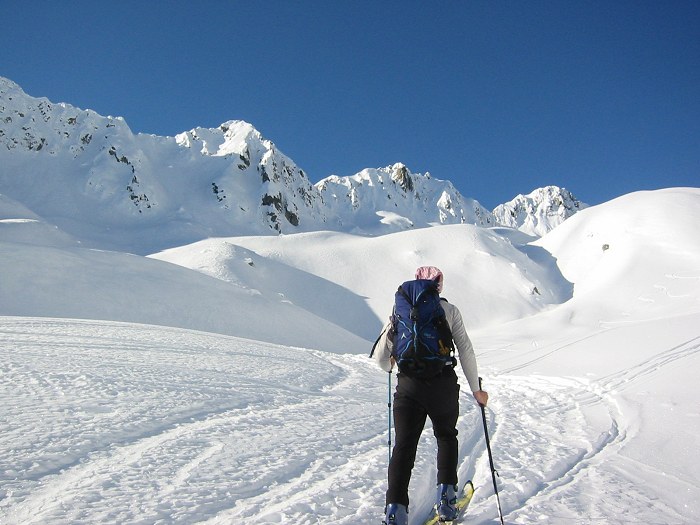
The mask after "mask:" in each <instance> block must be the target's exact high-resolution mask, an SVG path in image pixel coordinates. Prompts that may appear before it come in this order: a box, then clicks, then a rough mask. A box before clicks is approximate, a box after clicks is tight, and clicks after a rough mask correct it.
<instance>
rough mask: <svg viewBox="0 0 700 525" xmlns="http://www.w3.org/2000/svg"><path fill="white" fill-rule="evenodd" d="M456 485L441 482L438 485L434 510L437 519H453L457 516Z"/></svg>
mask: <svg viewBox="0 0 700 525" xmlns="http://www.w3.org/2000/svg"><path fill="white" fill-rule="evenodd" d="M456 505H457V486H456V485H449V484H447V483H443V484H441V485H438V488H437V497H436V503H435V512H436V514H437V516H438V520H439V521H453V520H454V519H456V518H457V506H456Z"/></svg>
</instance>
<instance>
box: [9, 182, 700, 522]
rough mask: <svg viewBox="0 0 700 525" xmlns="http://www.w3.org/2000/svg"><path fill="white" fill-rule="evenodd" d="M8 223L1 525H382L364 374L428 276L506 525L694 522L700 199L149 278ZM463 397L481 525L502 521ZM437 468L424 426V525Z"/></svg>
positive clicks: (677, 197)
mask: <svg viewBox="0 0 700 525" xmlns="http://www.w3.org/2000/svg"><path fill="white" fill-rule="evenodd" d="M669 210H672V212H669ZM0 212H1V213H0V254H1V255H2V256H1V257H0V315H2V316H3V317H0V356H1V359H0V422H1V427H0V428H2V432H0V523H2V524H3V525H5V524H32V523H33V524H68V523H71V524H72V523H86V524H87V523H91V524H92V523H103V524H107V523H110V524H111V523H132V524H136V523H139V524H155V523H159V524H160V523H162V524H165V523H177V524H190V523H209V524H219V523H220V524H238V523H240V524H249V523H255V524H261V523H266V524H272V523H284V524H327V523H335V524H348V525H350V524H378V523H379V522H380V521H381V519H382V511H383V505H384V490H385V489H386V466H387V456H388V447H387V439H388V435H387V434H388V424H387V410H388V409H387V396H388V379H389V376H388V374H386V373H384V372H381V371H380V370H379V369H377V368H376V367H375V366H374V365H373V363H372V361H370V360H369V359H368V358H367V353H368V351H369V348H370V346H371V343H372V340H373V338H374V336H375V335H376V332H377V330H378V328H379V326H380V325H381V323H382V321H383V320H384V319H385V318H386V316H387V315H388V313H389V310H390V307H391V294H392V293H393V291H394V289H395V287H396V286H397V285H398V284H399V283H400V282H402V281H403V280H406V279H409V278H411V276H412V272H413V270H414V269H415V267H416V266H418V265H420V264H436V265H438V266H440V267H441V268H442V269H443V270H444V271H445V275H446V280H445V293H444V295H445V296H446V297H447V298H448V299H450V301H451V302H453V303H455V304H456V305H457V306H458V307H459V308H460V309H461V310H462V312H463V314H464V317H465V320H466V324H467V326H468V328H469V331H470V333H471V335H472V339H473V342H474V345H475V348H476V351H477V359H478V362H479V365H480V375H481V376H482V377H484V381H485V385H484V386H485V388H486V389H487V390H488V391H489V392H490V394H491V402H490V404H489V407H488V409H487V416H488V418H487V419H488V424H489V430H490V433H491V438H492V447H493V452H494V461H495V464H496V468H497V469H498V472H499V474H500V478H499V479H498V483H499V491H500V497H501V502H502V506H503V510H504V513H505V519H506V523H521V524H531V523H543V524H560V523H563V524H566V523H615V524H617V523H645V524H648V523H654V524H656V523H671V524H676V523H679V524H680V523H697V522H700V503H698V502H699V501H700V474H698V472H700V460H699V459H698V454H697V450H698V449H699V448H700V416H699V413H698V409H697V407H698V399H700V386H698V381H697V375H698V371H699V370H700V328H698V327H700V241H699V240H698V236H697V231H696V230H697V225H698V224H700V190H698V189H691V188H685V189H669V190H661V191H655V192H640V193H634V194H630V195H627V196H625V197H621V198H619V199H616V200H614V201H611V202H609V203H606V204H603V205H600V206H595V207H591V208H587V209H585V210H582V211H580V212H578V213H577V214H575V215H574V216H573V217H571V218H569V219H567V221H566V222H564V223H563V224H561V225H560V226H558V227H557V228H555V229H554V230H553V231H551V232H550V233H549V234H547V235H545V236H544V237H542V238H541V239H539V240H536V241H533V239H532V238H530V237H527V236H525V235H523V234H522V233H521V232H517V231H515V230H509V229H484V228H479V227H476V226H470V225H452V226H441V227H436V228H428V229H423V230H416V231H405V232H400V233H395V234H391V235H385V236H381V237H374V238H367V237H359V236H355V235H351V234H347V233H329V232H325V233H324V232H316V233H306V234H298V235H287V236H280V237H263V238H260V237H236V238H227V239H210V240H208V241H201V242H199V243H195V244H193V245H189V246H183V247H181V248H177V249H172V250H168V251H165V252H162V253H158V254H154V255H153V256H152V257H148V258H146V257H139V256H135V255H126V254H123V253H117V252H109V251H98V250H91V249H87V248H84V247H82V245H81V243H80V239H75V238H73V237H71V236H70V235H68V234H67V233H64V232H62V231H61V230H59V229H57V228H56V227H55V226H53V225H52V224H51V223H48V222H46V221H45V220H44V219H42V217H40V216H38V215H36V214H34V213H33V212H32V211H31V210H28V209H27V208H25V207H24V206H23V205H21V204H19V203H17V202H15V201H12V200H11V199H8V198H2V199H0ZM392 379H393V380H395V378H392ZM460 381H461V384H462V385H463V392H462V394H461V396H462V397H461V417H460V420H459V438H460V452H461V460H460V465H459V476H460V479H461V481H462V482H465V481H466V480H467V479H472V480H474V483H475V485H476V487H477V491H476V494H475V497H474V500H473V502H472V505H471V507H470V509H469V513H468V522H469V523H476V524H487V523H497V510H496V502H495V497H494V494H493V488H492V486H491V474H490V469H489V465H488V458H487V455H486V453H485V444H484V439H483V428H482V426H481V414H480V411H479V409H478V407H477V406H475V405H474V403H473V401H472V398H471V395H470V394H469V393H468V392H465V391H464V390H465V387H466V381H464V378H463V377H462V376H461V373H460ZM434 453H435V444H434V439H433V437H432V434H431V430H430V427H429V426H428V428H426V430H425V433H424V436H423V439H422V440H421V443H420V447H419V451H418V459H417V463H416V467H415V469H414V476H413V479H412V482H411V498H412V499H411V506H410V523H411V524H412V525H415V524H419V523H421V521H422V519H423V518H424V517H425V516H426V514H427V513H428V512H429V510H430V507H431V505H432V501H431V499H432V496H433V487H434V480H435V465H434Z"/></svg>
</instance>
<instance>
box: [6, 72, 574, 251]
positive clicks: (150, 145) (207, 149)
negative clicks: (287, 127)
mask: <svg viewBox="0 0 700 525" xmlns="http://www.w3.org/2000/svg"><path fill="white" fill-rule="evenodd" d="M0 159H2V166H3V168H2V169H1V170H0V193H2V194H5V195H7V196H8V197H10V198H12V199H14V200H16V201H17V202H20V203H21V204H23V205H24V206H26V207H28V208H29V209H31V210H32V211H33V212H35V213H37V214H38V215H40V216H42V217H44V218H45V219H46V220H47V221H48V222H50V223H52V224H56V225H57V226H59V227H60V228H61V229H62V230H64V231H66V232H67V233H70V234H71V235H74V236H75V237H77V238H79V239H81V240H83V241H84V242H85V243H87V245H91V246H94V247H98V248H112V249H117V250H124V251H133V252H135V253H142V254H143V253H152V252H155V251H159V250H162V249H166V248H169V247H173V246H178V245H184V244H187V243H190V242H194V241H197V240H200V239H203V238H207V237H217V236H219V237H221V236H231V235H266V234H273V235H275V234H288V233H300V232H307V231H319V230H331V231H347V232H353V233H358V234H365V235H381V234H385V233H391V232H396V231H401V230H405V229H410V228H416V227H428V226H433V225H440V224H460V223H468V224H475V225H478V226H484V227H491V226H498V225H506V226H509V227H516V228H520V227H522V226H523V225H522V224H521V225H517V224H516V225H513V224H512V221H511V222H509V223H505V224H503V223H501V222H499V221H500V219H499V218H498V216H497V215H495V214H494V213H492V212H490V211H488V210H487V209H485V208H484V207H483V206H481V204H479V202H478V201H476V200H475V199H471V198H467V197H464V196H463V195H462V194H461V193H460V192H459V191H458V190H457V189H456V188H455V187H454V185H453V184H452V183H451V182H449V181H443V180H439V179H435V178H433V177H432V176H431V175H430V173H425V174H419V173H412V172H411V171H410V170H409V169H408V167H406V166H405V165H403V164H401V163H395V164H393V165H391V166H387V167H384V168H367V169H365V170H362V171H361V172H359V173H357V174H355V175H352V176H342V177H341V176H337V175H331V176H329V177H326V178H324V179H322V180H320V181H319V182H317V183H315V184H314V183H312V182H311V181H310V179H309V177H308V176H307V174H306V173H305V172H304V170H303V169H301V168H300V167H299V166H298V165H297V164H296V163H295V162H294V160H292V159H290V158H289V157H288V156H286V155H285V154H284V153H283V152H281V151H280V150H279V148H277V146H276V145H275V144H274V142H272V141H270V140H268V139H266V138H265V137H264V136H263V135H262V134H261V133H260V132H259V131H258V130H257V129H256V128H255V127H254V126H253V125H251V124H249V123H247V122H244V121H241V120H229V121H226V122H224V123H223V124H221V125H220V126H219V127H217V128H201V127H198V128H194V129H192V130H189V131H185V132H182V133H179V134H177V135H176V136H174V137H162V136H157V135H150V134H142V133H137V134H134V133H133V132H132V131H131V129H130V128H129V126H128V124H127V123H126V121H125V120H124V119H123V118H121V117H112V116H107V117H104V116H101V115H99V114H97V113H96V112H94V111H92V110H89V109H87V110H83V109H80V108H77V107H75V106H72V105H70V104H67V103H52V102H51V101H49V100H48V99H46V98H36V97H32V96H30V95H27V94H26V93H25V92H24V91H23V90H22V88H21V87H20V86H19V85H18V84H16V83H15V82H13V81H11V80H9V79H5V78H3V77H0ZM550 188H552V192H554V193H556V192H557V191H558V188H556V187H550ZM563 191H566V190H562V192H563ZM568 195H570V194H569V193H568V192H566V194H565V196H568ZM571 199H573V196H571ZM559 200H560V201H562V202H564V201H567V202H568V200H570V199H568V197H567V198H566V199H559ZM574 200H575V199H574ZM576 202H577V201H576ZM550 205H551V203H550ZM567 210H568V208H567ZM552 217H554V219H556V221H559V222H560V221H561V217H562V215H561V214H559V215H557V214H554V215H552ZM564 218H565V217H564ZM547 220H548V216H546V215H544V216H541V217H538V220H537V224H538V225H539V226H540V229H538V230H537V232H544V231H548V229H551V228H553V227H554V226H555V225H556V224H558V223H559V222H556V224H554V223H552V224H549V223H548V222H547ZM526 222H527V221H523V224H526ZM527 233H531V231H530V230H528V231H527ZM540 234H541V233H540Z"/></svg>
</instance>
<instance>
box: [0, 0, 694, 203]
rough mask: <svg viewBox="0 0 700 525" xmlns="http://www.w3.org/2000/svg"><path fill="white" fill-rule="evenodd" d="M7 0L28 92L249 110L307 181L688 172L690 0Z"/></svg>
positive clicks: (682, 180)
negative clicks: (371, 175) (385, 175)
mask: <svg viewBox="0 0 700 525" xmlns="http://www.w3.org/2000/svg"><path fill="white" fill-rule="evenodd" d="M0 7H1V8H2V13H3V14H2V31H0V49H1V50H2V51H1V53H0V75H2V76H5V77H7V78H10V79H11V80H14V81H15V82H17V83H18V84H20V86H22V88H23V89H24V90H25V91H26V92H27V93H28V94H30V95H32V96H37V97H47V98H48V99H49V100H52V101H53V102H68V103H70V104H72V105H75V106H78V107H81V108H90V109H94V110H95V111H97V112H98V113H101V114H103V115H113V116H123V117H124V118H125V119H126V121H127V123H128V124H129V126H130V127H131V129H132V130H133V131H134V132H145V133H155V134H159V135H174V134H176V133H179V132H181V131H185V130H188V129H191V128H194V127H197V126H203V127H216V126H218V125H219V124H220V123H222V122H224V121H226V120H231V119H242V120H246V121H248V122H250V123H252V124H253V125H254V126H255V127H256V128H258V130H259V131H260V132H261V133H262V134H263V135H264V136H265V137H266V138H268V139H270V140H272V141H273V142H275V143H276V144H277V146H278V147H279V149H281V150H282V151H283V152H284V153H286V154H287V155H288V156H290V157H291V158H292V159H293V160H294V161H295V162H296V163H297V164H298V165H299V166H300V167H301V168H302V169H304V170H305V171H306V172H307V174H308V175H309V178H310V179H311V180H312V182H316V181H318V180H320V179H321V178H324V177H326V176H328V175H331V174H337V175H352V174H354V173H356V172H358V171H360V170H361V169H363V168H366V167H383V166H387V165H390V164H393V163H395V162H403V163H404V164H406V165H407V166H408V167H409V169H410V170H411V171H413V172H420V173H424V172H426V171H429V172H430V173H431V174H432V176H433V177H435V178H438V179H447V180H450V181H452V182H453V183H454V184H455V185H456V186H457V188H458V189H459V190H460V192H461V193H462V194H464V195H465V196H468V197H473V198H475V199H477V200H479V201H480V202H481V203H482V204H483V205H484V206H486V207H487V208H493V207H494V206H496V205H497V204H500V203H502V202H505V201H508V200H510V199H512V198H513V197H514V196H515V195H517V194H519V193H529V192H530V191H532V190H533V189H535V188H538V187H541V186H545V185H549V184H555V185H559V186H563V187H566V188H568V189H569V190H571V191H572V192H573V193H574V194H575V195H576V196H577V197H578V198H579V199H581V200H583V201H584V202H587V203H589V204H599V203H601V202H605V201H607V200H610V199H612V198H614V197H617V196H619V195H622V194H625V193H629V192H632V191H637V190H644V189H655V188H661V187H669V186H696V187H697V186H700V2H698V1H688V2H685V1H681V0H670V1H657V2H646V1H643V0H640V1H633V2H626V1H618V2H614V1H600V2H598V1H583V0H582V1H574V0H571V1H549V2H539V1H532V2H529V1H517V2H516V1H512V2H499V1H470V0H462V1H395V0H388V1H380V0H374V1H362V0H354V1H329V0H326V1H303V0H302V1H291V0H290V1H259V2H235V1H224V0H221V1H218V2H215V1H209V0H203V1H197V2H177V1H172V2H165V1H163V2H158V1H153V2H150V1H148V2H146V1H138V2H136V1H120V2H103V1H91V2H82V1H69V2H37V3H31V4H26V3H25V4H22V3H17V2H10V1H8V0H0Z"/></svg>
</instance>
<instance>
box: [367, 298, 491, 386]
mask: <svg viewBox="0 0 700 525" xmlns="http://www.w3.org/2000/svg"><path fill="white" fill-rule="evenodd" d="M440 304H442V309H443V310H445V317H446V318H447V324H448V325H450V331H451V332H452V339H453V341H454V343H455V350H456V352H457V356H458V359H459V364H460V365H461V367H462V371H463V372H464V375H465V376H466V378H467V381H468V382H469V388H471V391H472V392H476V391H478V390H480V388H479V371H478V369H477V366H476V356H475V355H474V346H472V342H471V340H470V339H469V336H468V335H467V330H466V329H465V328H464V321H463V320H462V314H461V313H460V311H459V309H458V308H457V307H456V306H455V305H453V304H450V303H448V302H447V301H442V302H441V303H440ZM390 328H391V320H389V321H387V323H386V324H385V325H384V328H382V334H381V336H380V337H379V340H378V342H377V346H376V347H375V349H374V354H373V356H372V357H373V359H374V360H375V361H376V362H377V364H378V365H379V367H380V368H381V369H382V370H384V371H385V372H390V371H391V369H392V363H391V352H392V350H393V349H394V343H393V342H392V341H391V339H390V338H389V332H390Z"/></svg>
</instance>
